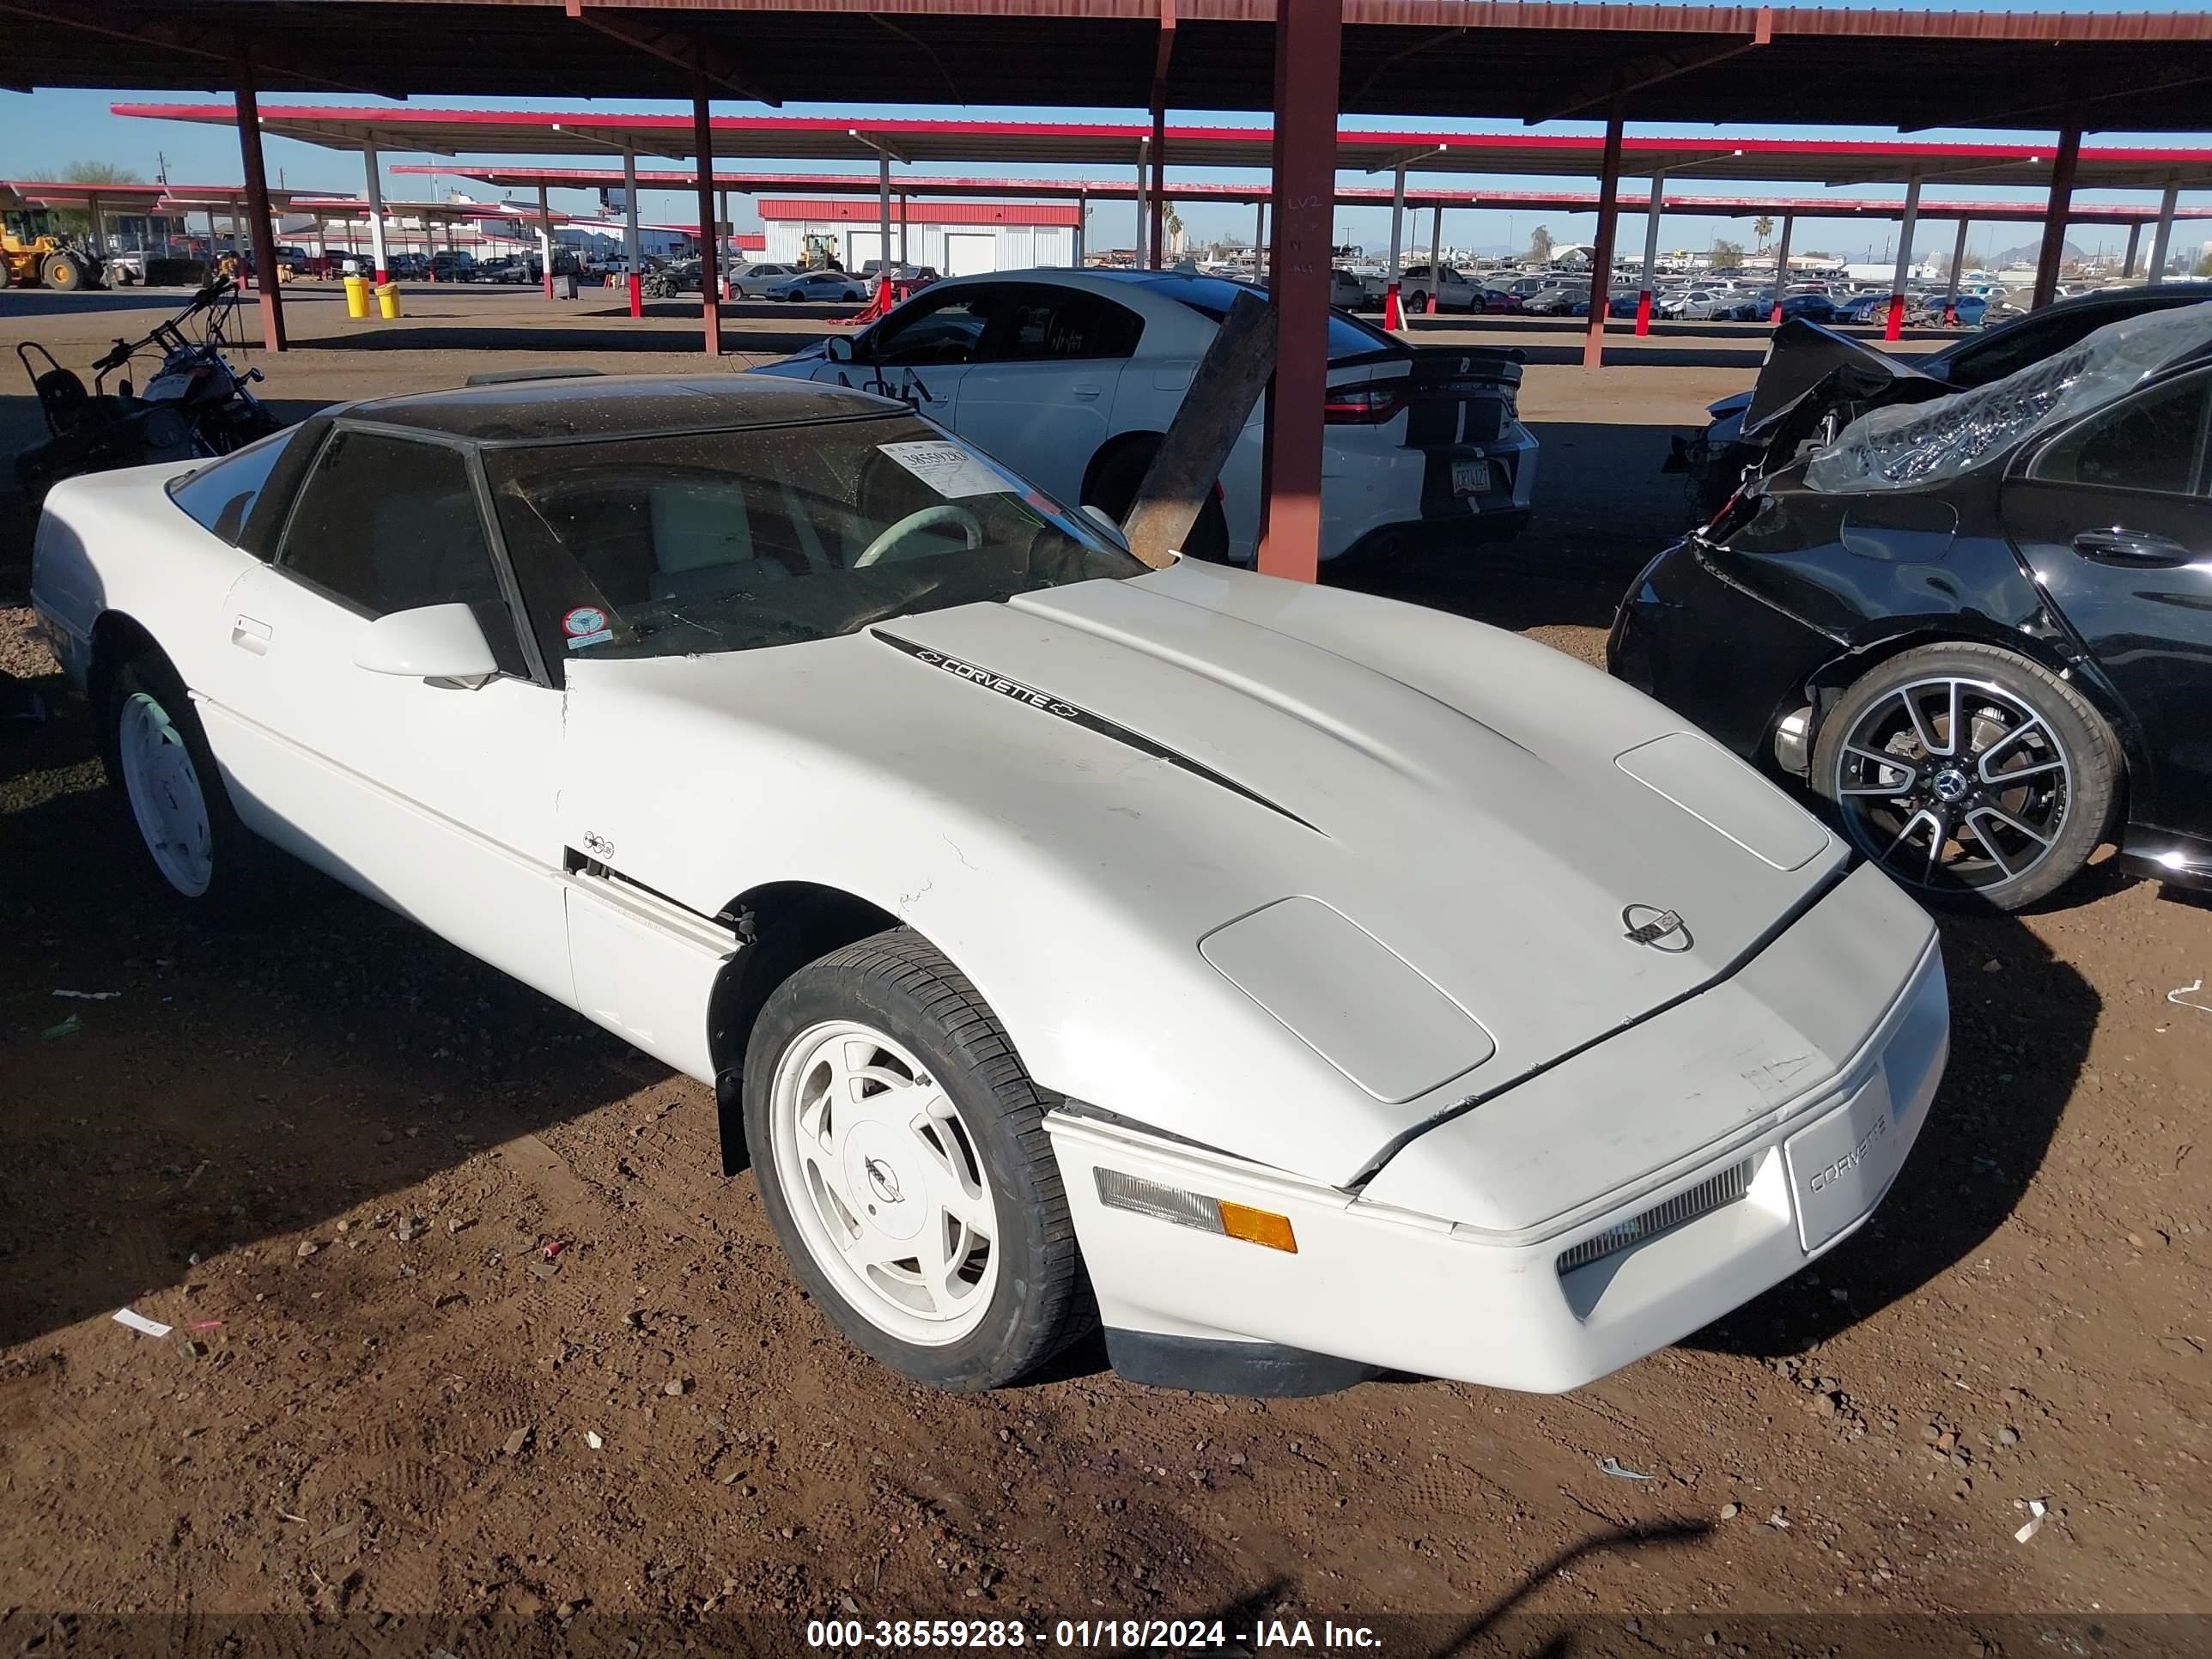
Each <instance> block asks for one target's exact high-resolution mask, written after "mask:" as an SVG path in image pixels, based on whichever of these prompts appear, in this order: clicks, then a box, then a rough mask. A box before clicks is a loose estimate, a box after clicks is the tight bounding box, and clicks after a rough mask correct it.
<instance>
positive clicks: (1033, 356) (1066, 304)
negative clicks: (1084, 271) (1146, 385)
mask: <svg viewBox="0 0 2212 1659" xmlns="http://www.w3.org/2000/svg"><path fill="white" fill-rule="evenodd" d="M1005 309H1006V325H1005V327H1004V328H1002V329H1001V330H1000V332H999V335H998V337H997V338H996V339H995V340H994V342H993V343H992V344H991V347H990V351H989V356H991V357H992V358H993V359H994V360H995V361H1000V362H1017V363H1018V362H1051V361H1059V360H1067V359H1074V358H1100V357H1127V356H1130V355H1131V354H1133V352H1134V351H1135V350H1136V349H1137V341H1138V339H1139V337H1140V336H1142V335H1143V333H1144V331H1145V321H1144V319H1143V318H1141V317H1139V316H1138V315H1137V313H1135V312H1133V311H1131V310H1128V309H1127V307H1122V306H1119V305H1116V304H1115V302H1114V301H1111V300H1109V299H1106V298H1104V297H1103V296H1102V295H1096V294H1085V293H1082V292H1080V291H1079V290H1078V289H1070V288H1024V289H1016V290H1014V291H1013V292H1012V294H1011V295H1009V296H1008V298H1007V302H1006V307H1005Z"/></svg>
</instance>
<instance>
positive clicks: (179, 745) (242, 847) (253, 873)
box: [103, 650, 271, 920]
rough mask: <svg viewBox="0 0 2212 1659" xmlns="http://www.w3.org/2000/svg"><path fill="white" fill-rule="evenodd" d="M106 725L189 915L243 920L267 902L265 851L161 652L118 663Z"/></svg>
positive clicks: (120, 782) (137, 808)
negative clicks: (242, 818)
mask: <svg viewBox="0 0 2212 1659" xmlns="http://www.w3.org/2000/svg"><path fill="white" fill-rule="evenodd" d="M105 715H106V718H105V720H104V722H103V734H104V737H105V739H106V742H105V755H104V757H105V759H106V764H107V773H108V777H109V780H110V781H112V782H113V783H114V784H115V785H116V786H117V787H118V788H119V789H120V790H121V791H122V792H123V796H124V799H125V802H126V803H127V804H128V805H129V807H130V809H131V819H132V821H133V823H135V824H136V825H137V829H138V839H139V842H140V844H141V845H142V846H143V847H144V848H145V849H146V855H147V857H148V859H149V860H150V862H151V863H152V865H153V866H154V871H155V874H156V875H158V876H159V877H160V878H161V882H162V884H163V885H164V886H165V887H167V890H169V892H170V893H171V894H173V896H175V897H176V899H177V900H178V901H179V902H180V903H181V904H182V905H184V906H185V908H186V909H187V910H188V911H190V912H191V913H192V914H194V915H202V916H205V917H208V918H210V919H211V920H232V919H237V918H243V917H246V916H248V915H253V914H255V913H256V912H258V910H259V909H260V908H262V907H263V905H264V902H265V901H266V897H267V891H268V879H269V876H270V868H269V862H270V855H271V849H270V847H269V845H268V843H266V842H264V841H262V840H261V839H260V838H259V837H258V836H255V835H254V834H253V833H252V831H251V830H249V829H246V826H245V825H244V824H242V823H240V822H239V821H238V814H237V813H236V812H235V811H234V810H233V809H232V807H231V804H230V796H229V794H228V792H227V791H226V790H225V789H224V787H223V782H222V772H221V771H220V770H219V769H217V767H216V760H215V755H214V752H213V751H212V750H210V749H209V747H208V741H207V733H206V732H205V731H204V729H203V728H202V727H201V726H200V720H199V715H198V714H197V711H195V710H194V709H193V708H192V705H191V698H190V697H189V696H187V695H186V694H185V687H184V682H183V681H182V680H180V679H179V678H177V671H176V670H175V669H173V668H172V667H171V666H170V665H169V663H168V660H167V659H166V658H164V657H163V656H162V655H161V653H159V652H156V651H150V650H149V651H145V652H142V653H140V654H138V655H137V656H135V657H133V658H131V659H130V660H129V661H128V662H126V663H125V664H124V665H123V666H122V667H121V668H119V669H118V670H117V671H116V675H115V678H114V681H113V682H112V684H111V685H110V687H109V689H108V694H107V704H106V711H105Z"/></svg>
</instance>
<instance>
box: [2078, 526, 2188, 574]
mask: <svg viewBox="0 0 2212 1659" xmlns="http://www.w3.org/2000/svg"><path fill="white" fill-rule="evenodd" d="M2074 550H2075V552H2076V553H2079V554H2080V555H2081V556H2082V557H2083V558H2085V559H2094V560H2096V561H2097V562H2099V563H2100V564H2148V565H2177V564H2188V563H2191V562H2193V561H2194V559H2195V558H2196V555H2195V554H2193V553H2191V551H2190V550H2188V549H2187V548H2185V547H2184V546H2183V545H2182V544H2180V543H2179V542H2177V541H2175V540H2174V539H2173V538H2172V537H2170V536H2160V535H2155V534H2154V533H2153V532H2150V531H2148V530H2130V529H2129V528H2128V527H2127V526H2124V525H2114V526H2112V528H2111V529H2109V530H2085V531H2083V532H2081V534H2080V535H2078V536H2076V537H2075V538H2074Z"/></svg>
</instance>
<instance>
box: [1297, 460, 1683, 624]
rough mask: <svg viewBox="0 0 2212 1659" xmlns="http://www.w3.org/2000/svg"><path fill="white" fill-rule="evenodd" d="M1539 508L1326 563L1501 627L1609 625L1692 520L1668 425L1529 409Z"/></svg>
mask: <svg viewBox="0 0 2212 1659" xmlns="http://www.w3.org/2000/svg"><path fill="white" fill-rule="evenodd" d="M1528 429H1529V431H1530V432H1532V433H1533V434H1534V435H1535V438H1536V441H1537V443H1538V445H1539V449H1538V452H1537V453H1538V457H1539V471H1538V475H1537V476H1538V483H1537V493H1536V510H1535V513H1534V517H1533V518H1532V519H1531V520H1530V521H1529V524H1528V528H1527V529H1526V530H1524V531H1522V533H1521V534H1520V536H1519V537H1518V538H1516V539H1514V540H1512V541H1510V542H1485V541H1478V540H1476V539H1475V538H1474V537H1473V536H1471V535H1470V536H1468V538H1465V539H1463V540H1460V541H1453V542H1443V543H1439V544H1435V545H1431V546H1425V547H1422V548H1420V549H1419V550H1409V551H1406V552H1402V553H1398V554H1395V555H1385V556H1353V557H1350V558H1345V559H1337V560H1332V561H1331V562H1328V564H1325V565H1323V566H1322V580H1324V581H1326V582H1328V584H1330V585H1331V586H1343V587H1348V588H1352V589H1353V590H1355V591H1357V592H1364V593H1376V594H1380V595H1382V596H1383V597H1385V598H1389V599H1405V600H1407V601H1410V602H1412V603H1413V604H1416V605H1431V606H1433V607H1435V608H1437V609H1438V610H1441V611H1451V612H1452V613H1453V614H1455V615H1456V616H1462V617H1473V618H1474V620H1476V621H1478V622H1486V623H1492V625H1494V626H1496V627H1499V628H1509V629H1516V630H1517V629H1528V628H1536V627H1541V626H1546V625H1554V624H1563V625H1567V626H1574V627H1584V628H1607V627H1609V626H1611V624H1612V622H1613V607H1614V606H1615V605H1617V604H1618V603H1619V601H1620V597H1621V595H1622V594H1623V593H1624V592H1626V591H1627V588H1628V584H1629V583H1630V582H1631V581H1632V580H1634V579H1635V576H1636V574H1637V573H1638V571H1640V570H1641V569H1643V568H1644V566H1645V565H1646V564H1648V563H1649V562H1650V561H1651V559H1652V558H1653V557H1654V556H1656V555H1657V554H1658V553H1660V552H1661V551H1662V550H1664V549H1665V548H1666V547H1667V546H1668V544H1670V543H1672V542H1673V541H1674V540H1675V539H1676V538H1678V537H1680V535H1681V534H1682V532H1683V531H1684V530H1685V529H1686V527H1687V526H1688V525H1689V523H1690V521H1691V509H1690V507H1689V504H1688V501H1687V497H1686V494H1685V493H1684V492H1683V491H1682V490H1681V489H1680V487H1679V486H1678V484H1677V483H1676V481H1675V480H1674V479H1673V478H1671V477H1665V476H1662V474H1661V472H1660V471H1659V469H1660V466H1661V464H1662V462H1664V461H1665V460H1666V459H1667V453H1668V438H1669V437H1670V436H1671V435H1673V434H1674V432H1675V431H1676V430H1677V428H1674V427H1670V426H1659V425H1637V424H1627V423H1620V424H1614V423H1607V422H1585V421H1531V422H1528Z"/></svg>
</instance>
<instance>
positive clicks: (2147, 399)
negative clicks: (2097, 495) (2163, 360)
mask: <svg viewBox="0 0 2212 1659" xmlns="http://www.w3.org/2000/svg"><path fill="white" fill-rule="evenodd" d="M2208 405H2212V375H2205V374H2192V375H2191V376H2190V377H2188V378H2187V379H2186V380H2177V381H2174V382H2172V383H2171V384H2169V385H2166V386H2157V387H2154V388H2153V389H2152V390H2150V391H2148V392H2138V393H2136V395H2135V396H2134V397H2131V398H2123V399H2122V400H2121V401H2120V402H2119V403H2118V404H2114V405H2113V406H2112V408H2110V409H2107V410H2102V411H2100V413H2098V414H2096V415H2093V416H2090V417H2089V418H2088V419H2087V421H2084V422H2082V423H2081V425H2079V426H2077V427H2075V428H2074V429H2073V430H2072V431H2071V432H2069V433H2067V434H2065V435H2063V437H2061V438H2059V439H2058V440H2057V441H2056V442H2055V443H2052V444H2051V446H2050V447H2047V448H2046V449H2045V450H2044V452H2043V453H2041V454H2040V455H2039V456H2037V457H2036V458H2035V462H2034V465H2033V466H2032V467H2031V468H2030V469H2029V476H2030V477H2037V478H2044V479H2048V480H2051V481H2052V482H2054V483H2076V484H2089V485H2092V486H2094V487H2095V488H2098V489H2136V490H2147V491H2150V492H2152V493H2154V494H2157V495H2202V494H2203V492H2204V488H2205V422H2206V414H2207V410H2208Z"/></svg>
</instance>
